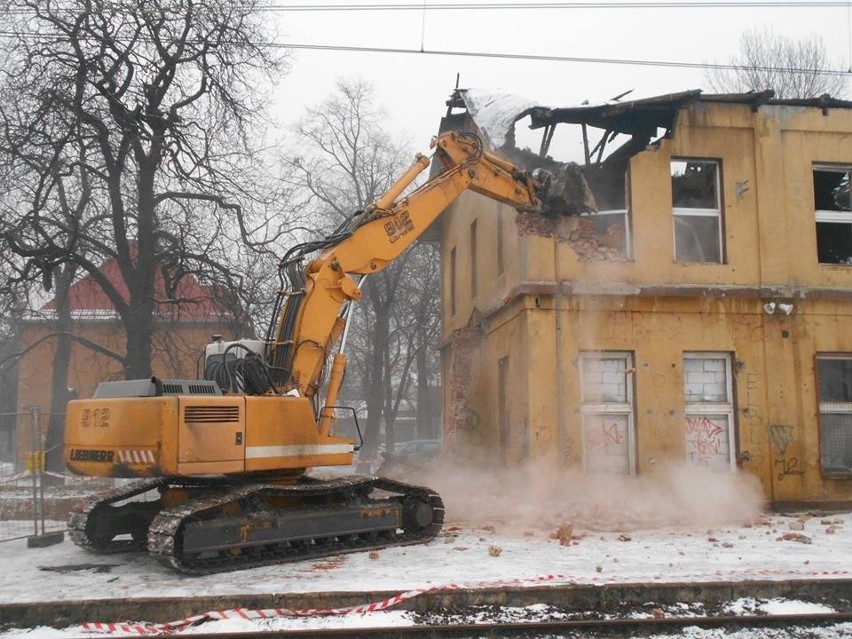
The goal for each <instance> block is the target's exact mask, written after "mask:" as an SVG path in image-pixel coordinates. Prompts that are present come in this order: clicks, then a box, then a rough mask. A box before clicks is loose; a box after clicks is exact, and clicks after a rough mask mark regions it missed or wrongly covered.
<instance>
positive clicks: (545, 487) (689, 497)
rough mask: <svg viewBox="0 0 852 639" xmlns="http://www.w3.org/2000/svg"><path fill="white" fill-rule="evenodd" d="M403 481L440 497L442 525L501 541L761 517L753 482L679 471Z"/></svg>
mask: <svg viewBox="0 0 852 639" xmlns="http://www.w3.org/2000/svg"><path fill="white" fill-rule="evenodd" d="M413 475H416V476H413ZM405 479H406V480H408V481H412V480H413V481H415V482H417V483H420V484H421V485H425V486H429V487H430V488H432V489H433V490H435V491H436V492H438V493H439V494H440V495H441V497H442V498H443V500H444V504H445V506H446V511H447V519H446V523H447V524H448V525H453V524H456V525H464V524H469V525H475V526H495V527H499V528H500V530H501V532H503V533H509V532H512V531H514V532H518V533H523V532H526V531H529V530H533V529H538V530H542V529H544V530H551V531H552V530H554V529H557V528H559V527H560V526H563V525H565V524H568V525H570V526H573V528H574V530H577V529H583V530H588V531H596V530H600V531H604V530H605V531H615V530H639V529H648V528H659V527H664V526H682V527H713V526H721V525H737V524H743V523H749V522H753V521H757V520H759V519H760V516H761V514H762V512H763V509H764V498H763V494H762V490H761V487H760V485H759V482H758V481H757V480H756V478H754V477H753V476H751V475H747V474H744V473H737V474H729V473H718V472H710V471H706V470H703V469H700V468H694V467H686V466H670V467H669V468H666V469H662V470H655V471H654V473H653V474H649V475H644V476H631V477H626V476H613V475H601V474H585V473H583V472H582V471H580V470H566V469H558V468H555V467H554V466H552V465H549V464H548V463H547V462H545V461H542V462H540V463H530V464H528V465H526V466H523V467H517V468H508V469H506V468H504V469H494V468H487V469H486V468H482V469H477V468H474V467H471V466H464V465H463V462H461V463H460V462H459V460H453V461H451V460H450V459H439V460H437V461H436V462H435V463H434V464H433V465H431V466H430V467H428V468H425V469H420V470H418V471H416V472H410V473H406V477H405Z"/></svg>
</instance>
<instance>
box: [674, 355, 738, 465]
mask: <svg viewBox="0 0 852 639" xmlns="http://www.w3.org/2000/svg"><path fill="white" fill-rule="evenodd" d="M687 359H703V360H709V359H723V360H724V361H725V396H726V397H727V401H725V402H695V401H692V402H690V401H688V400H687V396H686V360H687ZM733 359H734V355H733V353H730V352H725V351H684V352H683V361H684V365H683V407H684V408H683V417H684V426H686V420H687V418H689V416H690V415H695V416H699V417H700V416H703V415H716V416H724V417H726V418H727V420H728V472H731V473H733V472H736V470H737V450H738V448H739V435H738V432H739V430H738V428H737V423H736V415H737V411H736V402H735V399H734V379H733V365H732V362H733ZM683 445H684V453H685V454H686V456H687V461H690V460H689V450H688V448H687V441H686V437H684V442H683Z"/></svg>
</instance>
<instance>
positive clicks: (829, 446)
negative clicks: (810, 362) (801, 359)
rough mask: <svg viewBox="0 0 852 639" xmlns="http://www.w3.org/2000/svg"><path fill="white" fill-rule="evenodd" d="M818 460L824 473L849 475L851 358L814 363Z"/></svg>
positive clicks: (851, 455) (837, 357) (824, 358)
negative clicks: (817, 399) (817, 389)
mask: <svg viewBox="0 0 852 639" xmlns="http://www.w3.org/2000/svg"><path fill="white" fill-rule="evenodd" d="M816 370H817V383H818V387H819V430H820V460H821V464H822V470H823V472H824V473H827V474H831V473H842V474H844V475H848V474H849V473H852V355H823V356H819V357H817V360H816Z"/></svg>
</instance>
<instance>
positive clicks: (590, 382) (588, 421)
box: [580, 353, 636, 475]
mask: <svg viewBox="0 0 852 639" xmlns="http://www.w3.org/2000/svg"><path fill="white" fill-rule="evenodd" d="M632 371H633V355H632V354H631V353H582V354H581V355H580V394H581V398H580V399H581V406H580V414H581V420H582V437H583V467H584V469H585V470H586V472H588V473H607V474H614V475H632V474H635V472H636V460H635V440H636V437H635V433H634V420H633V414H634V411H633V376H632V374H631V373H632Z"/></svg>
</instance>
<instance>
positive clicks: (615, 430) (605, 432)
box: [586, 422, 624, 451]
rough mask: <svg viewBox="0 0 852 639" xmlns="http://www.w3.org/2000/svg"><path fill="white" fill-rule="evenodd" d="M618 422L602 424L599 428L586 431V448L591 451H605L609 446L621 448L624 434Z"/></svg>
mask: <svg viewBox="0 0 852 639" xmlns="http://www.w3.org/2000/svg"><path fill="white" fill-rule="evenodd" d="M621 431H622V429H621V428H619V424H618V423H617V422H611V423H609V424H607V423H606V422H601V424H600V427H599V428H591V429H589V430H587V431H586V447H587V448H588V449H589V451H593V450H596V449H597V450H600V449H605V448H606V447H607V446H611V445H616V446H619V445H621V444H622V443H623V442H624V434H623V433H622V432H621Z"/></svg>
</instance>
